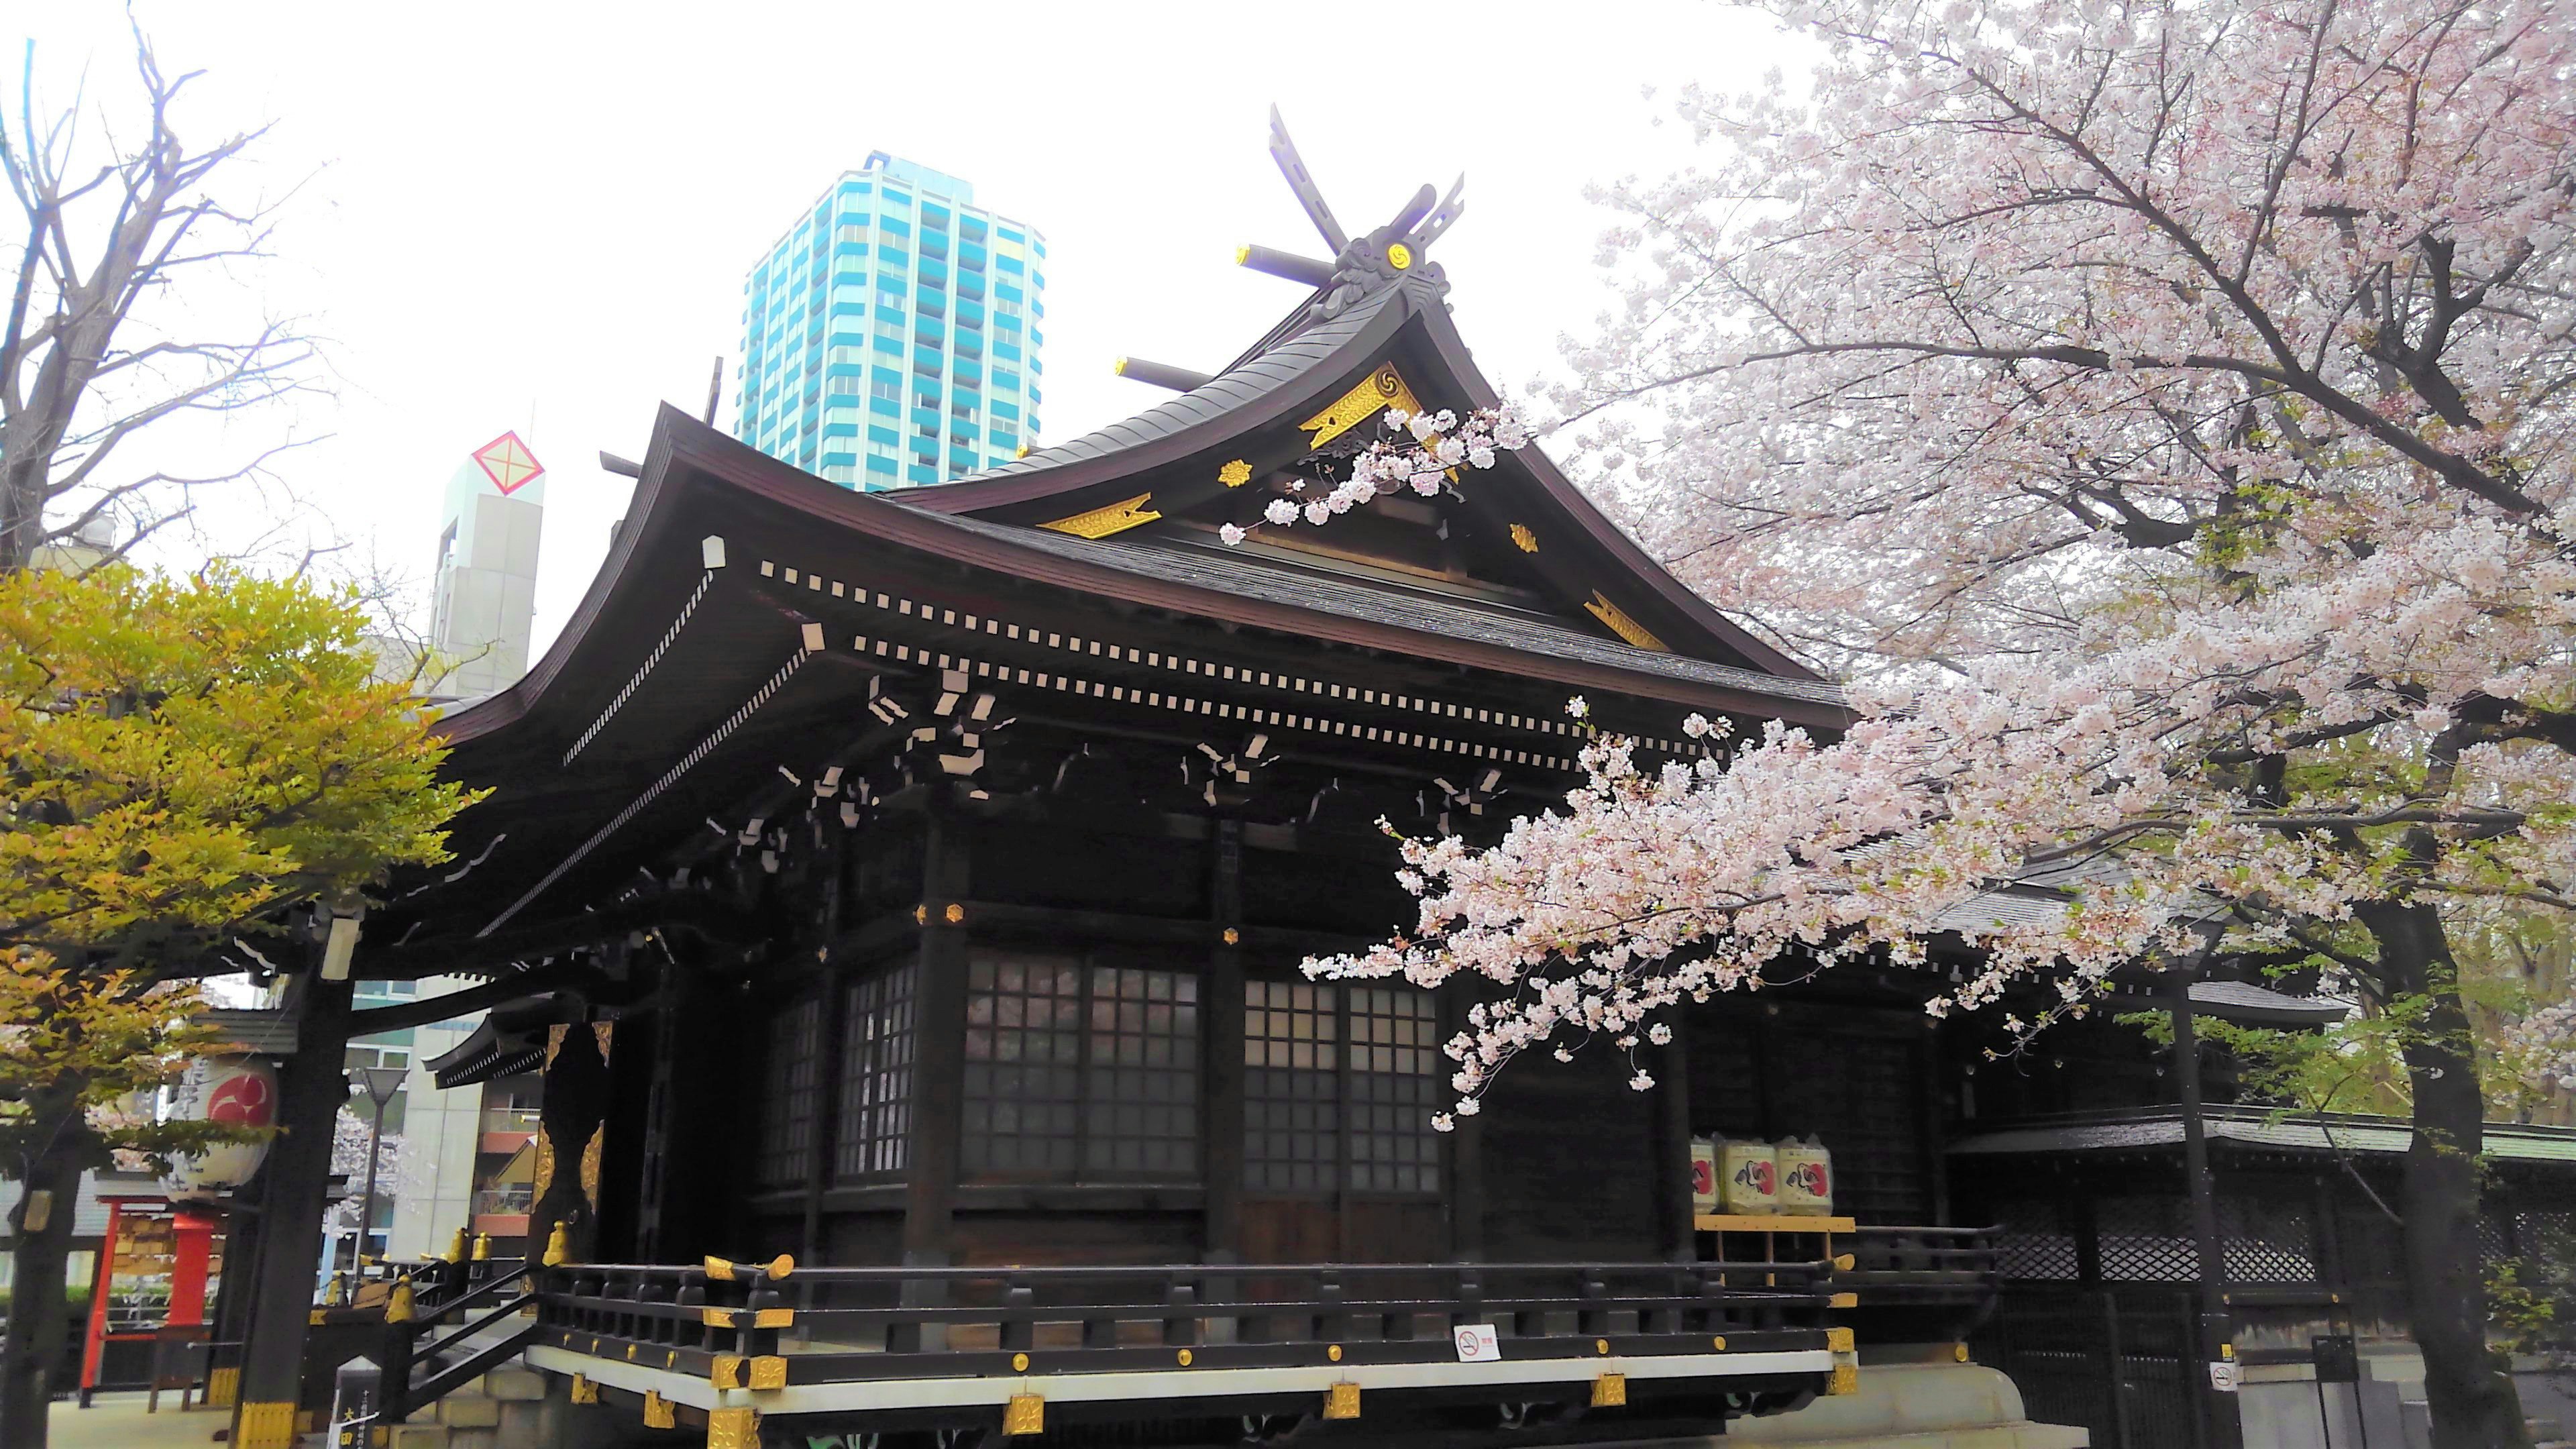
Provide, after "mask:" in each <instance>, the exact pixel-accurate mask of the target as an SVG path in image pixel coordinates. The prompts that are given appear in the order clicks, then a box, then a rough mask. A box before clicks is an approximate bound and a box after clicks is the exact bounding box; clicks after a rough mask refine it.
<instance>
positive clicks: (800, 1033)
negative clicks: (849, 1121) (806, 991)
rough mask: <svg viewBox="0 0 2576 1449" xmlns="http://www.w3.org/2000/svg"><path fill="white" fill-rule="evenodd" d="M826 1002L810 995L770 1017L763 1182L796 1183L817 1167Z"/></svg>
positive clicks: (759, 1169)
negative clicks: (817, 1118) (817, 1117)
mask: <svg viewBox="0 0 2576 1449" xmlns="http://www.w3.org/2000/svg"><path fill="white" fill-rule="evenodd" d="M822 1024H823V1003H822V1001H821V1000H820V999H819V998H813V997H809V998H807V999H806V1000H804V1001H800V1002H798V1003H796V1004H795V1005H794V1006H791V1007H788V1008H787V1009H786V1010H784V1011H782V1012H780V1013H778V1014H777V1015H776V1016H773V1017H771V1018H770V1019H769V1061H768V1074H767V1080H766V1082H765V1083H764V1084H763V1085H764V1088H765V1090H764V1091H763V1092H762V1094H761V1103H762V1111H761V1121H760V1152H759V1154H758V1156H757V1157H756V1158H755V1159H754V1163H755V1175H756V1176H757V1177H758V1178H759V1180H760V1185H761V1186H763V1187H794V1186H798V1185H800V1184H802V1183H803V1182H804V1181H805V1180H806V1179H807V1177H808V1176H809V1175H811V1174H812V1172H813V1170H814V1111H815V1108H816V1106H817V1105H819V1104H818V1103H817V1101H816V1098H818V1097H819V1096H820V1095H821V1092H820V1086H821V1071H820V1068H821V1065H822V1063H821V1061H820V1056H821V1052H820V1047H821V1036H822Z"/></svg>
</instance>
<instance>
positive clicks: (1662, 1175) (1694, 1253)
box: [1639, 1003, 1699, 1263]
mask: <svg viewBox="0 0 2576 1449" xmlns="http://www.w3.org/2000/svg"><path fill="white" fill-rule="evenodd" d="M1665 1021H1666V1023H1667V1024H1668V1025H1670V1026H1671V1027H1672V1029H1673V1039H1672V1040H1671V1041H1670V1042H1668V1043H1666V1044H1665V1045H1663V1046H1660V1047H1644V1046H1641V1047H1640V1048H1639V1050H1640V1051H1642V1052H1644V1053H1646V1057H1647V1061H1648V1062H1649V1063H1650V1064H1651V1066H1652V1070H1653V1071H1654V1074H1655V1092H1654V1099H1655V1100H1654V1113H1655V1123H1654V1131H1653V1133H1652V1134H1651V1135H1650V1137H1649V1140H1650V1141H1652V1142H1653V1143H1654V1145H1655V1177H1654V1182H1655V1206H1656V1209H1657V1211H1656V1219H1657V1222H1658V1223H1659V1224H1660V1225H1661V1227H1662V1238H1663V1241H1662V1242H1661V1243H1660V1244H1658V1245H1657V1246H1658V1247H1660V1248H1661V1249H1662V1250H1663V1254H1664V1258H1665V1260H1666V1261H1668V1262H1674V1263H1688V1262H1693V1261H1695V1260H1697V1259H1698V1257H1699V1238H1698V1235H1697V1232H1696V1231H1695V1229H1694V1227H1693V1222H1694V1219H1693V1215H1692V1209H1691V1169H1690V1155H1691V1101H1690V1037H1689V1032H1690V1021H1689V1018H1688V1015H1687V1014H1686V1013H1685V1012H1684V1011H1683V1009H1682V1007H1681V1005H1680V1004H1679V1003H1675V1004H1674V1005H1672V1006H1671V1007H1668V1008H1666V1012H1665Z"/></svg>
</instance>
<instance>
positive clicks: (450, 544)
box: [430, 433, 546, 699]
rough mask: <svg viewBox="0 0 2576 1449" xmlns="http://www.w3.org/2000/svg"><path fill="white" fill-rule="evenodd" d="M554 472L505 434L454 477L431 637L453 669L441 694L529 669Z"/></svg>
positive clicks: (462, 692) (497, 685)
mask: <svg viewBox="0 0 2576 1449" xmlns="http://www.w3.org/2000/svg"><path fill="white" fill-rule="evenodd" d="M545 476H546V469H545V465H544V464H542V463H539V462H538V461H537V457H536V454H535V453H533V452H530V451H529V449H528V445H527V444H526V443H525V442H523V441H521V440H520V438H519V435H518V434H517V433H503V434H502V435H501V436H499V437H497V438H494V439H493V440H492V441H490V442H488V443H486V444H484V445H483V446H482V447H480V448H477V449H475V450H474V453H473V455H472V456H471V457H469V458H467V459H466V460H465V463H464V466H462V467H460V468H458V469H457V470H456V476H455V477H453V478H451V479H449V480H448V484H447V500H446V506H445V508H444V509H443V510H442V512H441V516H440V520H439V534H438V567H437V571H436V573H435V575H434V587H435V589H436V595H435V599H434V602H433V604H432V608H431V614H430V643H431V646H432V647H433V648H435V649H437V650H438V651H439V653H440V654H441V655H443V656H444V657H445V660H446V661H447V662H448V663H450V664H452V665H453V666H454V668H453V672H451V673H449V674H448V675H447V676H446V677H445V678H444V679H442V680H440V681H439V682H438V684H437V685H436V687H435V688H434V689H433V690H432V693H433V695H435V696H436V697H439V698H445V699H472V698H474V697H476V696H478V695H485V694H490V693H491V692H492V691H494V690H496V689H501V688H503V687H505V686H507V685H509V684H510V683H511V682H512V681H514V680H516V679H517V678H518V677H519V676H520V675H522V674H525V673H526V672H527V670H528V644H529V636H530V634H531V633H532V632H533V630H534V628H535V624H536V615H537V538H538V534H539V532H540V531H541V529H542V527H543V525H544V523H545V501H546V484H545Z"/></svg>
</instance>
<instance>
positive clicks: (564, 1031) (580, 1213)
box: [528, 1021, 611, 1263]
mask: <svg viewBox="0 0 2576 1449" xmlns="http://www.w3.org/2000/svg"><path fill="white" fill-rule="evenodd" d="M610 1035H611V1026H610V1024H609V1023H608V1022H604V1021H576V1022H558V1023H556V1024H555V1025H553V1026H550V1027H548V1028H546V1064H545V1085H544V1097H543V1105H542V1106H541V1107H540V1109H539V1111H538V1115H537V1177H536V1192H535V1198H536V1202H535V1205H534V1206H533V1207H531V1208H530V1209H529V1210H528V1257H529V1258H530V1259H531V1260H534V1259H536V1258H538V1257H540V1256H542V1255H543V1254H544V1252H545V1250H546V1246H547V1243H548V1241H549V1240H550V1239H551V1237H552V1235H553V1230H554V1227H555V1225H556V1224H557V1223H561V1224H562V1225H563V1228H564V1244H565V1247H566V1249H567V1250H568V1252H569V1254H570V1260H571V1261H572V1262H576V1263H578V1262H583V1261H586V1260H588V1259H589V1258H590V1257H591V1256H592V1249H593V1248H594V1247H595V1246H596V1244H597V1242H598V1236H599V1166H600V1155H601V1153H602V1152H603V1151H604V1150H605V1148H606V1144H607V1132H608V1098H609V1088H610V1081H609V1075H608V1050H609V1042H610Z"/></svg>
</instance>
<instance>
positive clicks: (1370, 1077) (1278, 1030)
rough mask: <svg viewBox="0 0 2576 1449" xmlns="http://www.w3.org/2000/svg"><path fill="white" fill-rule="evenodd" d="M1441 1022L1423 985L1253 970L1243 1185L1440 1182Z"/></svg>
mask: <svg viewBox="0 0 2576 1449" xmlns="http://www.w3.org/2000/svg"><path fill="white" fill-rule="evenodd" d="M1436 1033H1437V1027H1436V1024H1435V1022H1434V1020H1433V1016H1432V1006H1431V998H1430V997H1429V996H1427V995H1425V994H1424V993H1422V992H1419V991H1412V990H1408V989H1405V988H1403V987H1382V986H1353V987H1347V988H1345V987H1340V986H1325V985H1316V984H1313V983H1311V982H1303V981H1251V982H1246V983H1245V984H1244V1017H1243V1056H1244V1104H1243V1110H1244V1185H1245V1186H1246V1187H1248V1188H1250V1189H1251V1190H1252V1191H1255V1192H1287V1193H1304V1192H1329V1191H1334V1190H1337V1189H1340V1188H1349V1189H1351V1190H1353V1191H1356V1192H1368V1193H1408V1194H1410V1193H1433V1192H1437V1191H1439V1188H1440V1146H1439V1139H1438V1138H1437V1137H1436V1136H1434V1135H1433V1132H1432V1128H1431V1114H1432V1112H1433V1110H1434V1109H1435V1108H1436V1107H1437V1105H1438V1096H1439V1085H1440V1077H1439V1071H1440V1053H1439V1050H1438V1047H1437V1043H1436Z"/></svg>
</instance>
